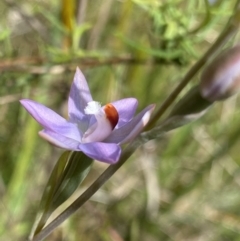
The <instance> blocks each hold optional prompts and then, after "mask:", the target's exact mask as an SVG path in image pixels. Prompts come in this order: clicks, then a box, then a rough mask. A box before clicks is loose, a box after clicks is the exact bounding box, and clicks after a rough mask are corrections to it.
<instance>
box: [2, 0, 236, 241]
mask: <svg viewBox="0 0 240 241" xmlns="http://www.w3.org/2000/svg"><path fill="white" fill-rule="evenodd" d="M234 4H235V1H224V0H218V1H217V0H216V1H207V0H206V1H204V0H189V1H185V0H159V1H158V0H104V1H103V0H89V1H88V0H52V1H46V0H32V1H30V0H24V1H23V0H19V1H11V0H2V1H1V2H0V13H1V14H0V73H1V75H0V113H1V115H0V123H1V124H0V240H4V241H12V240H14V241H15V240H18V241H21V240H26V239H27V237H28V235H29V233H30V230H31V227H32V224H33V221H34V218H35V214H36V213H37V209H38V204H39V200H40V199H41V195H42V192H43V190H44V187H45V185H46V182H47V180H48V177H49V175H50V173H51V170H52V168H53V166H54V164H55V162H56V161H57V159H58V158H59V156H60V155H61V153H62V152H63V151H62V150H60V149H57V148H54V147H52V146H50V145H49V144H48V143H46V142H45V141H44V140H42V139H41V138H40V137H39V136H38V131H39V130H40V126H39V125H38V124H37V123H36V122H35V121H34V120H33V119H32V118H31V117H30V115H29V114H27V112H26V111H25V110H24V109H23V108H22V107H21V106H20V104H19V102H18V100H19V99H21V98H30V99H34V100H36V101H38V102H41V103H43V104H45V105H46V106H48V107H50V108H52V109H54V110H55V111H57V112H58V113H60V114H61V115H63V116H66V113H67V109H66V100H67V98H68V92H69V89H70V85H71V82H72V79H73V75H74V71H75V69H76V67H77V66H79V67H80V69H81V70H82V71H83V72H84V74H85V75H86V78H87V80H88V83H89V86H90V89H91V90H92V94H93V96H94V99H95V100H97V101H100V102H102V103H109V102H110V101H112V100H117V99H120V98H124V97H135V98H137V99H138V100H139V109H138V110H140V109H142V108H143V107H145V106H146V105H148V104H151V103H156V104H157V105H160V104H161V102H162V101H163V100H164V99H165V98H166V97H167V96H168V94H169V93H170V92H171V90H172V89H173V87H174V86H176V85H177V83H178V82H179V80H180V78H181V77H182V76H183V75H184V74H185V73H186V71H187V70H188V69H189V68H190V66H192V64H193V63H194V62H196V61H197V60H198V58H199V57H201V55H202V54H203V53H204V52H205V51H206V50H207V49H208V48H209V47H210V46H211V45H212V43H213V42H214V40H215V39H216V38H217V36H218V35H219V33H220V32H221V31H222V29H223V27H224V26H225V24H226V23H227V21H228V19H229V17H230V16H231V14H232V12H233V10H234ZM238 39H239V36H235V38H234V39H233V40H231V41H230V42H229V43H228V44H227V46H232V45H233V44H234V43H236V42H237V41H238ZM197 82H198V77H197V78H195V79H194V81H193V82H192V83H191V84H190V85H189V86H188V87H187V89H189V88H190V87H191V86H192V85H194V84H196V83H197ZM185 92H186V90H185ZM239 101H240V100H239V97H237V96H235V97H232V98H231V99H229V100H227V101H225V102H222V103H217V104H215V105H214V106H213V107H212V108H211V109H210V110H209V111H208V113H207V114H206V115H205V116H204V117H203V118H201V119H200V120H198V121H196V122H194V123H192V124H190V125H187V126H185V127H182V128H179V129H177V130H175V131H172V132H170V133H168V134H166V135H165V136H164V138H162V139H161V140H158V141H150V142H148V143H147V144H145V145H144V146H143V147H142V148H140V149H139V150H138V151H137V152H136V153H135V154H134V155H133V156H132V157H131V158H130V160H129V161H128V162H127V163H126V164H125V165H124V166H123V167H122V168H121V169H120V170H119V171H118V172H117V173H116V174H115V175H114V176H113V177H112V178H111V179H110V180H109V181H108V182H107V184H105V185H104V186H103V188H101V189H100V190H99V191H98V192H97V194H96V195H94V196H93V198H92V199H91V200H90V201H88V202H87V203H86V204H85V205H84V206H83V208H81V209H80V210H79V211H78V212H77V213H76V214H75V215H74V216H72V217H71V218H70V219H69V220H68V221H66V222H64V224H63V225H61V226H60V227H59V228H58V229H56V230H55V231H54V232H53V233H52V234H51V235H50V236H49V237H48V238H47V239H46V240H49V241H50V240H51V241H60V240H66V241H79V240H84V241H123V240H124V241H159V240H164V241H168V240H169V241H188V240H189V241H190V240H191V241H228V240H231V241H235V240H236V241H237V240H240V235H239V234H240V168H239V165H240V156H239V146H240V138H239V134H240V126H239V123H240V113H239V108H238V106H239ZM106 167H107V165H106V164H102V163H99V162H95V163H94V165H93V168H92V170H91V172H90V174H89V176H88V177H87V179H86V180H85V181H84V183H83V184H82V185H81V188H79V190H78V191H76V193H75V194H74V195H73V196H72V198H71V199H70V200H69V201H67V203H65V204H64V205H63V207H60V208H59V209H58V210H57V211H56V213H55V215H56V214H57V213H59V212H60V211H61V210H63V208H64V207H66V206H67V205H69V204H70V203H71V202H72V201H73V200H74V199H75V198H76V197H77V196H78V195H79V193H81V192H82V190H84V189H86V188H87V187H88V186H89V184H91V183H92V181H93V180H95V179H96V177H98V175H99V174H101V173H102V171H103V170H105V168H106Z"/></svg>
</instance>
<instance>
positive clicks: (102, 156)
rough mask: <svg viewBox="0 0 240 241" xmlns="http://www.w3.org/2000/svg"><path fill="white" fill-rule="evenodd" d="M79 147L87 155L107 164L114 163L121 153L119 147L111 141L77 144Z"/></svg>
mask: <svg viewBox="0 0 240 241" xmlns="http://www.w3.org/2000/svg"><path fill="white" fill-rule="evenodd" d="M79 149H80V150H81V151H82V152H84V153H85V154H86V155H87V156H89V157H91V158H93V159H96V160H98V161H101V162H106V163H109V164H114V163H116V162H117V161H118V160H119V157H120V154H121V148H120V147H119V146H118V145H116V144H113V143H102V142H92V143H84V144H80V145H79Z"/></svg>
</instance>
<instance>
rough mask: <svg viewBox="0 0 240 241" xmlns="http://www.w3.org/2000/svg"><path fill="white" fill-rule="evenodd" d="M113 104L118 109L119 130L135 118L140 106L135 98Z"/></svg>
mask: <svg viewBox="0 0 240 241" xmlns="http://www.w3.org/2000/svg"><path fill="white" fill-rule="evenodd" d="M111 104H112V105H113V106H114V107H115V108H116V109H117V112H118V115H119V120H118V124H117V126H116V128H119V127H121V126H123V125H124V124H125V123H127V122H129V121H130V120H131V119H132V118H133V116H134V114H135V112H136V109H137V106H138V101H137V99H135V98H126V99H122V100H118V101H114V102H112V103H111Z"/></svg>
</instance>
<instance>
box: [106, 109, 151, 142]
mask: <svg viewBox="0 0 240 241" xmlns="http://www.w3.org/2000/svg"><path fill="white" fill-rule="evenodd" d="M154 108H155V105H149V106H148V107H146V108H145V109H144V110H142V111H141V112H140V113H139V114H138V115H136V116H135V117H134V118H133V119H132V120H131V121H130V122H129V123H127V124H126V125H124V126H122V127H120V128H119V129H115V130H114V131H113V132H112V134H111V135H110V136H109V137H108V138H107V139H105V140H104V142H107V143H117V144H123V143H126V142H129V141H131V140H132V139H134V138H135V137H136V136H137V135H138V134H139V133H140V132H141V131H142V129H143V128H144V126H145V125H146V124H147V123H148V121H149V119H150V115H151V113H152V112H153V110H154Z"/></svg>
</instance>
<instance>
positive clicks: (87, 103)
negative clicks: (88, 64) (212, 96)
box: [20, 68, 155, 164]
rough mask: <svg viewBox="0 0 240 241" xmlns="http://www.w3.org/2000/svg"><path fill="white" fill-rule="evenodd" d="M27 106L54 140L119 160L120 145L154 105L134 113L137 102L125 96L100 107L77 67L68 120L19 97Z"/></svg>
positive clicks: (103, 158)
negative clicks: (136, 113)
mask: <svg viewBox="0 0 240 241" xmlns="http://www.w3.org/2000/svg"><path fill="white" fill-rule="evenodd" d="M20 102H21V104H22V105H23V106H24V107H25V109H26V110H27V111H28V112H29V113H30V114H31V115H32V117H33V118H34V119H35V120H36V121H37V122H38V123H39V124H40V125H41V126H42V127H43V128H44V129H43V130H42V131H40V132H39V135H40V136H41V137H42V138H44V139H46V140H47V141H49V142H50V143H51V144H53V145H55V146H57V147H60V148H63V149H67V150H73V151H82V152H83V153H85V154H86V155H87V156H89V157H90V158H93V159H96V160H98V161H102V162H106V163H109V164H113V163H116V162H117V161H118V160H119V157H120V154H121V148H120V145H121V144H124V143H126V142H129V141H131V140H133V139H134V138H135V137H136V136H137V135H138V134H139V133H140V132H141V131H142V129H143V127H144V126H145V125H146V124H147V122H148V121H149V118H150V115H151V113H152V111H153V109H154V107H155V105H149V106H148V107H146V108H145V109H144V110H143V111H141V112H140V113H139V114H138V115H137V116H135V117H134V114H135V111H136V109H137V105H138V102H137V100H136V99H135V98H126V99H122V100H118V101H115V102H112V103H111V104H107V105H105V106H103V107H101V105H100V103H99V102H96V101H93V99H92V96H91V93H90V91H89V88H88V84H87V81H86V79H85V77H84V75H83V74H82V72H81V71H80V70H79V68H77V70H76V73H75V76H74V80H73V84H72V87H71V91H70V95H69V99H68V112H69V113H68V114H69V120H65V119H64V118H63V117H61V116H60V115H58V114H57V113H56V112H54V111H52V110H51V109H49V108H48V107H46V106H44V105H42V104H40V103H37V102H35V101H32V100H28V99H23V100H20Z"/></svg>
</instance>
